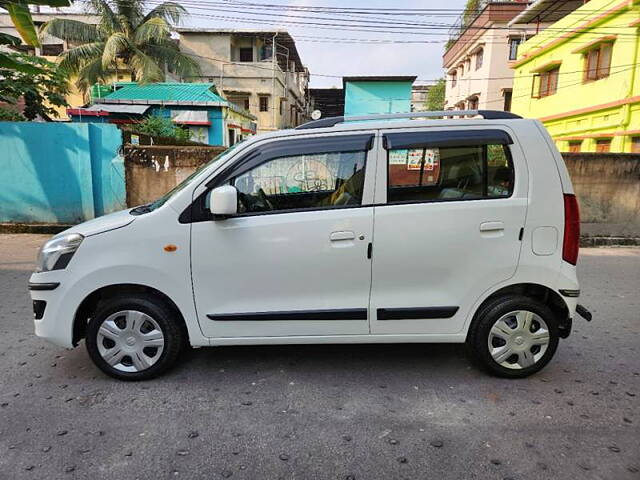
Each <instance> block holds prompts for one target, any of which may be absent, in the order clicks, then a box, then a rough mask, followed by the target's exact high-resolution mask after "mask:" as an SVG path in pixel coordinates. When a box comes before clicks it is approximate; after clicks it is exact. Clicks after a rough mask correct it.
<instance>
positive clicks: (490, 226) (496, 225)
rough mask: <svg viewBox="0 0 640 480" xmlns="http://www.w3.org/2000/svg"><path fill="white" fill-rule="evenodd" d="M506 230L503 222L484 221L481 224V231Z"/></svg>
mask: <svg viewBox="0 0 640 480" xmlns="http://www.w3.org/2000/svg"><path fill="white" fill-rule="evenodd" d="M500 230H504V223H503V222H483V223H481V224H480V231H481V232H497V231H500Z"/></svg>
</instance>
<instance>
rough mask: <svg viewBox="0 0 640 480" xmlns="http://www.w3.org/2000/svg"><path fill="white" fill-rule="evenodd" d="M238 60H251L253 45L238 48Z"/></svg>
mask: <svg viewBox="0 0 640 480" xmlns="http://www.w3.org/2000/svg"><path fill="white" fill-rule="evenodd" d="M240 61H241V62H253V47H246V48H241V49H240Z"/></svg>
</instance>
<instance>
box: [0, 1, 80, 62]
mask: <svg viewBox="0 0 640 480" xmlns="http://www.w3.org/2000/svg"><path fill="white" fill-rule="evenodd" d="M29 5H47V6H50V7H66V6H68V5H70V3H69V0H0V9H2V10H6V11H7V12H8V13H9V16H10V17H11V21H12V22H13V25H14V27H15V28H16V30H17V31H18V33H19V34H20V36H21V37H22V40H24V42H25V43H27V44H28V45H31V46H34V47H39V46H40V42H39V40H38V34H37V32H36V27H35V25H34V24H33V19H32V18H31V12H30V11H29ZM20 43H21V41H20V39H19V38H18V37H15V36H13V35H9V34H8V33H0V45H5V46H9V47H12V46H17V45H20ZM0 68H10V69H13V70H20V71H23V72H30V73H33V74H35V73H37V70H36V69H35V67H34V66H33V65H30V64H29V63H20V62H19V61H17V60H16V59H15V58H13V57H11V56H10V55H8V54H7V53H6V52H0Z"/></svg>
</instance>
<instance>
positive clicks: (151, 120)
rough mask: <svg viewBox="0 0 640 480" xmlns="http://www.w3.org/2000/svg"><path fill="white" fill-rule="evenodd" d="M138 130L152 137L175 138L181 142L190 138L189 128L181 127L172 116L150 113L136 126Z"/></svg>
mask: <svg viewBox="0 0 640 480" xmlns="http://www.w3.org/2000/svg"><path fill="white" fill-rule="evenodd" d="M136 130H137V131H138V132H140V133H144V134H145V135H150V136H152V137H169V138H175V139H176V140H179V141H181V142H185V141H187V140H189V138H190V134H189V130H187V129H185V128H182V127H179V126H178V125H176V124H175V123H173V122H172V121H171V119H170V118H168V117H164V116H162V115H150V116H148V117H147V118H145V119H144V120H143V121H142V122H140V123H139V124H138V125H137V126H136Z"/></svg>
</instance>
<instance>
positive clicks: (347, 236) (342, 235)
mask: <svg viewBox="0 0 640 480" xmlns="http://www.w3.org/2000/svg"><path fill="white" fill-rule="evenodd" d="M355 238H356V234H355V233H353V232H351V231H349V230H343V231H340V232H332V233H331V235H329V240H331V241H332V242H339V241H340V240H355Z"/></svg>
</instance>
